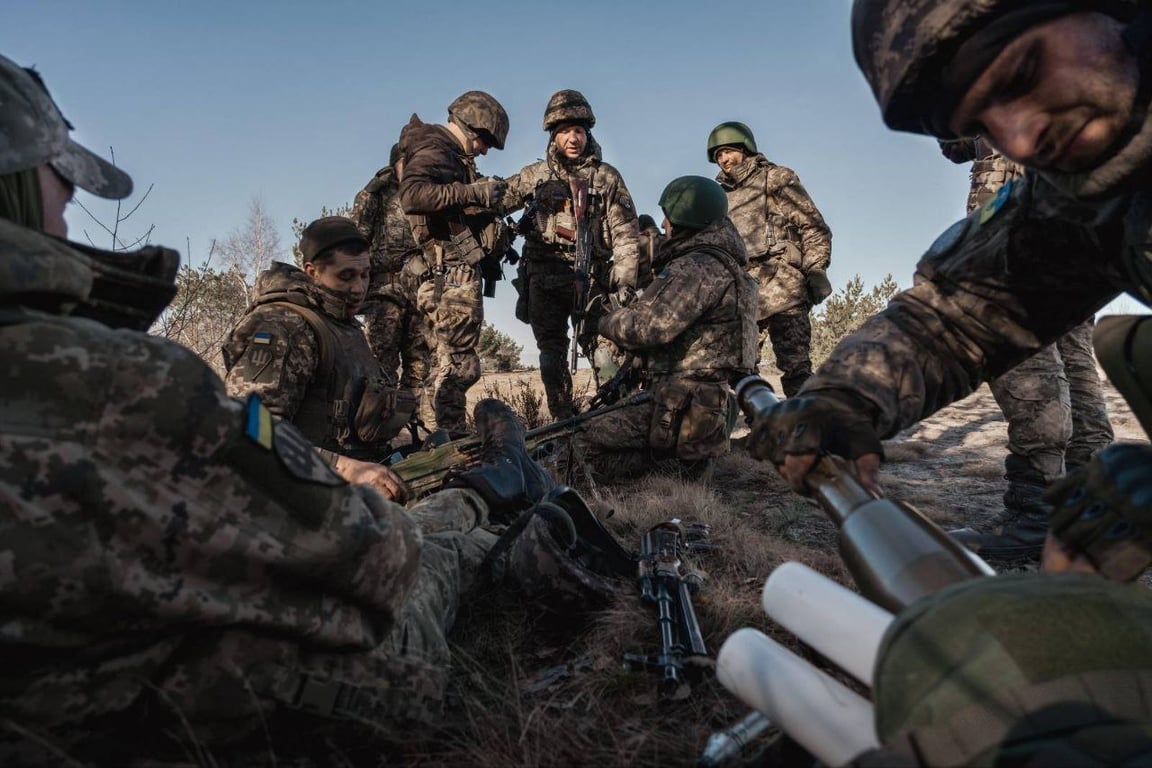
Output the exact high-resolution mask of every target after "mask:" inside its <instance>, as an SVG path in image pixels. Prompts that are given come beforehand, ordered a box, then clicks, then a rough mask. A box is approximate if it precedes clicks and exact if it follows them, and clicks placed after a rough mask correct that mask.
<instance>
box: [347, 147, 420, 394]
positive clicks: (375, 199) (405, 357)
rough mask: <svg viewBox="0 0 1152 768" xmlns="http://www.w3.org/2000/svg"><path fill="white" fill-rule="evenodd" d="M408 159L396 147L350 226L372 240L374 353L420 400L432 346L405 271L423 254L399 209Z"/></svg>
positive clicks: (412, 280)
mask: <svg viewBox="0 0 1152 768" xmlns="http://www.w3.org/2000/svg"><path fill="white" fill-rule="evenodd" d="M403 175H404V159H403V158H402V157H401V156H400V145H399V144H393V145H392V151H391V152H389V154H388V165H387V167H385V168H381V169H380V170H379V171H377V172H376V175H375V176H374V177H373V178H372V180H371V181H369V182H368V184H367V185H366V186H365V187H364V189H362V190H360V192H359V193H358V194H357V195H356V200H355V202H354V203H353V204H352V220H353V221H355V222H356V226H357V227H359V228H360V234H362V235H364V237H365V238H366V239H367V240H368V255H369V257H370V258H371V260H372V279H371V282H370V283H369V286H368V303H367V304H366V306H365V312H364V314H365V322H364V327H365V332H366V333H367V334H368V344H369V345H370V346H371V347H372V353H373V354H374V355H376V359H377V360H379V361H380V363H381V365H383V366H384V370H385V371H387V372H388V373H389V374H390V375H392V376H396V375H397V371H399V382H400V387H401V388H403V389H406V390H408V391H409V392H411V393H412V394H413V395H415V396H416V398H417V399H418V400H419V398H420V397H421V395H422V394H423V391H424V382H425V380H426V379H427V378H428V358H429V351H428V340H427V335H426V333H425V329H424V318H423V317H422V316H421V314H420V312H419V311H418V310H417V309H416V289H417V288H418V287H419V283H418V281H417V279H416V277H415V276H414V275H412V273H411V272H410V271H407V270H405V269H404V263H405V262H406V261H407V260H408V257H409V256H411V255H413V254H415V253H419V252H420V246H418V245H416V240H415V238H413V237H412V228H411V227H410V226H409V225H408V219H407V217H406V216H405V215H404V211H403V210H401V208H400V197H399V195H398V194H397V193H398V192H399V189H400V178H401V177H402V176H403Z"/></svg>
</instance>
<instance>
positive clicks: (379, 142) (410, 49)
mask: <svg viewBox="0 0 1152 768" xmlns="http://www.w3.org/2000/svg"><path fill="white" fill-rule="evenodd" d="M849 7H850V2H849V0H799V1H796V0H788V1H785V0H768V1H767V2H765V0H760V1H759V2H752V1H751V0H727V2H723V3H699V2H683V1H682V0H669V1H668V2H662V3H658V2H624V1H621V0H618V1H617V2H603V1H602V0H588V1H587V2H582V3H563V4H562V3H549V2H542V1H538V2H527V1H522V0H515V1H514V2H468V3H463V2H452V1H451V0H443V1H442V2H438V3H432V2H410V3H398V2H363V3H352V2H338V1H337V2H324V3H320V2H311V3H303V2H292V1H284V2H275V3H273V2H261V3H257V2H230V3H224V2H214V1H205V2H176V1H175V0H173V1H168V2H166V1H163V0H155V1H153V2H144V1H143V0H141V1H140V2H116V1H113V2H100V3H94V2H87V1H85V2H80V1H74V2H63V1H60V2H57V1H54V0H36V1H31V0H8V2H6V3H5V8H4V11H3V24H2V25H0V52H2V53H3V54H4V55H6V56H8V57H9V58H12V59H14V60H15V61H17V62H19V63H21V64H24V65H35V66H36V67H37V68H38V69H39V70H40V72H41V73H42V74H43V76H44V78H45V80H46V81H47V83H48V86H49V88H50V89H51V90H52V93H53V95H54V96H55V98H56V100H57V102H58V103H59V104H60V105H61V107H62V109H63V111H64V114H65V115H66V116H67V117H68V118H69V119H70V120H71V121H72V122H73V123H74V124H75V125H76V126H77V129H78V130H77V131H76V134H75V135H76V137H77V139H78V140H79V141H81V142H82V143H84V144H85V145H87V146H89V147H90V148H92V149H93V150H97V151H100V152H102V153H104V154H105V155H106V154H107V148H108V147H109V146H112V147H115V149H116V157H117V160H118V162H119V163H120V165H121V166H123V167H124V168H125V169H126V170H128V171H129V172H130V173H131V174H132V176H133V178H134V179H135V181H136V184H137V187H138V189H139V190H140V191H143V190H144V189H146V188H147V187H148V185H149V184H154V185H155V189H154V190H153V192H152V194H151V196H150V197H149V199H148V200H147V201H146V202H145V203H144V205H143V206H142V207H141V209H140V211H139V213H138V214H137V215H136V218H135V219H134V220H133V221H132V222H131V224H133V225H134V226H133V227H129V232H132V231H139V230H142V229H145V228H146V227H147V225H149V224H155V227H156V229H155V233H154V235H153V237H152V240H153V242H158V243H162V244H164V245H168V246H171V247H175V248H178V249H179V250H180V251H181V252H182V253H185V256H186V258H187V257H188V255H189V254H188V249H187V248H186V241H188V242H190V243H191V252H190V256H191V260H192V261H194V262H197V261H199V260H201V259H203V258H204V256H205V255H206V254H207V252H208V246H209V243H210V242H211V240H212V239H213V238H223V237H225V236H227V235H228V234H229V233H230V232H231V231H233V230H234V229H236V228H237V227H239V226H240V225H241V224H242V223H243V222H244V218H245V215H246V212H247V208H248V204H249V201H250V200H251V199H252V198H253V197H255V196H259V197H260V198H261V199H262V200H263V201H264V203H265V205H266V208H267V210H268V212H269V213H270V214H271V215H272V216H273V217H274V219H275V221H276V223H277V225H278V228H279V231H280V234H281V239H282V241H283V243H284V244H285V245H288V244H289V243H290V242H291V240H292V235H291V230H290V223H291V221H292V218H293V217H299V218H301V219H310V218H314V217H315V216H316V215H318V214H319V211H320V208H321V206H324V205H327V206H329V207H334V206H337V205H341V204H344V203H347V202H350V201H351V200H352V198H353V196H354V195H355V194H356V192H357V191H358V190H359V189H360V188H361V187H362V186H363V185H364V183H365V182H367V181H368V179H369V178H371V176H372V174H373V173H374V172H375V171H376V170H377V169H378V168H379V167H381V166H383V165H385V164H386V163H387V156H388V149H389V147H390V146H391V145H392V143H393V141H395V139H396V137H397V135H398V133H399V130H400V128H401V127H402V126H403V125H404V123H405V122H407V120H408V117H409V115H411V114H412V113H413V112H416V113H418V114H419V115H420V116H421V118H423V119H424V120H426V121H430V122H439V121H443V119H444V118H445V117H446V114H445V110H446V106H447V104H448V103H449V102H450V101H451V100H452V99H453V98H455V97H456V96H457V95H458V94H460V93H461V92H463V91H465V90H469V89H473V88H477V89H483V90H487V91H489V92H491V93H492V94H493V95H495V96H496V97H497V98H498V99H500V101H501V102H502V103H503V104H504V105H505V107H506V108H507V110H508V113H509V115H510V117H511V125H512V127H511V133H510V135H509V138H508V143H507V147H506V149H505V151H504V152H491V153H489V155H488V156H487V157H484V158H480V159H479V166H480V170H481V172H482V173H491V174H499V175H509V174H512V173H514V172H515V171H517V170H519V169H520V168H521V167H523V166H524V165H526V164H528V163H530V162H532V161H533V160H535V159H537V158H539V157H540V156H541V155H542V153H543V150H544V147H545V144H546V142H547V136H546V134H545V133H544V132H543V131H542V129H541V117H542V113H543V109H544V105H545V103H546V102H547V99H548V97H549V96H550V95H551V94H552V92H554V91H556V90H558V89H561V88H576V89H578V90H580V91H583V93H584V94H585V95H586V96H587V97H588V99H589V100H590V101H591V103H592V105H593V108H594V109H595V112H596V116H597V126H596V129H595V130H594V135H595V136H596V138H597V140H598V141H599V142H600V143H601V145H602V146H603V148H604V157H605V160H606V161H608V162H610V163H612V164H613V165H615V166H616V167H617V168H619V169H620V171H621V173H622V174H623V176H624V179H625V181H626V183H627V184H628V187H629V188H630V189H631V190H632V193H633V195H634V197H635V198H636V202H637V205H638V207H639V210H640V212H647V213H651V214H653V215H654V216H656V218H657V220H659V219H660V215H659V211H658V210H657V208H656V202H657V200H658V198H659V195H660V191H661V189H662V188H663V186H664V184H665V183H667V182H668V181H669V180H671V179H672V178H674V177H676V176H680V175H683V174H689V173H695V174H704V175H709V176H711V175H713V174H714V173H715V169H716V167H715V166H713V165H710V164H709V163H708V162H707V160H706V154H705V141H706V138H707V135H708V132H709V130H710V129H711V128H712V127H713V126H714V125H715V124H716V123H718V122H721V121H724V120H741V121H743V122H746V123H748V124H749V125H750V126H752V128H753V130H754V131H755V133H756V138H757V141H758V143H759V145H760V148H761V150H762V151H763V152H764V153H765V154H766V155H767V156H768V157H769V158H770V159H772V160H773V161H775V162H778V163H780V164H782V165H787V166H789V167H791V168H793V169H794V170H795V171H796V172H797V173H798V174H799V175H800V179H801V180H802V181H803V183H804V184H805V186H806V187H807V188H808V191H809V192H810V193H811V195H812V197H813V199H814V200H815V201H816V204H817V206H819V207H820V209H821V210H822V211H823V213H824V216H825V218H826V219H827V220H828V223H829V225H830V226H831V228H832V232H833V255H832V268H831V270H830V276H831V278H832V282H833V284H834V285H835V286H837V287H839V286H841V285H843V284H844V282H846V281H847V280H848V278H850V277H851V276H852V275H854V274H856V273H859V274H860V275H862V276H863V278H864V280H865V282H866V283H867V284H869V285H871V284H875V283H876V282H878V281H879V280H880V279H881V278H883V276H884V275H885V274H887V273H892V274H893V276H895V277H896V279H897V281H898V282H899V283H900V284H901V285H905V286H906V285H908V284H909V283H910V278H911V274H912V268H913V266H914V265H915V262H916V260H917V258H918V257H919V256H920V254H921V253H922V252H923V251H924V250H925V249H926V247H927V246H928V245H929V244H930V243H931V242H932V240H933V239H934V238H935V236H936V235H937V234H938V233H939V232H940V231H942V230H943V229H944V228H945V227H946V226H947V225H948V224H950V223H951V222H952V221H954V220H955V219H957V218H959V217H960V216H961V215H962V214H963V206H964V200H965V196H966V193H967V169H966V168H964V167H957V166H953V165H952V164H951V163H949V162H948V161H947V160H945V159H944V158H943V157H941V156H940V154H939V152H938V151H937V149H936V145H935V142H933V141H931V140H929V139H926V138H923V137H915V136H910V135H907V134H895V133H891V132H889V131H888V130H887V129H885V128H884V127H883V125H882V123H881V122H880V118H879V114H878V111H877V108H876V105H875V104H874V102H873V101H872V98H871V95H870V93H869V91H868V89H867V86H866V84H865V82H864V80H863V78H862V77H861V75H860V73H859V71H858V70H857V69H856V66H855V63H854V62H853V60H852V52H851V45H850V42H849V29H848V15H849ZM84 202H85V204H86V205H89V204H90V203H91V205H89V207H91V208H93V210H95V211H96V212H98V213H103V214H105V215H106V216H107V217H110V216H111V210H112V209H111V208H110V207H109V206H108V204H107V203H103V202H94V203H92V201H90V200H84ZM69 221H70V223H71V226H72V235H73V237H74V238H75V239H79V240H83V234H82V232H81V231H80V230H81V229H82V228H87V229H88V230H89V232H92V231H93V228H92V224H91V222H90V221H88V220H87V217H86V216H85V214H84V213H83V211H81V210H79V209H78V208H75V207H73V209H72V210H71V211H70V213H69ZM97 242H98V243H100V242H101V241H100V240H99V239H97ZM509 277H511V275H509ZM513 303H514V291H513V290H512V288H511V286H510V285H509V284H508V283H502V284H501V285H500V287H499V293H498V296H497V297H496V298H495V299H489V300H487V301H486V307H485V309H486V313H487V316H488V319H489V320H490V321H492V322H493V323H494V324H495V325H496V326H497V327H498V328H500V329H502V330H505V331H507V332H509V333H511V334H513V336H514V337H515V338H517V340H518V341H520V342H521V343H523V344H524V346H525V355H524V357H525V360H526V361H534V359H535V355H534V344H533V343H532V338H531V333H530V331H529V330H528V328H527V326H525V325H522V324H520V323H518V322H517V321H516V320H515V319H514V317H513V314H512V306H513Z"/></svg>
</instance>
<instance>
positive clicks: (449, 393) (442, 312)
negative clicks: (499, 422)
mask: <svg viewBox="0 0 1152 768" xmlns="http://www.w3.org/2000/svg"><path fill="white" fill-rule="evenodd" d="M416 306H417V307H418V308H419V309H420V312H421V314H422V315H423V316H424V318H425V320H426V322H427V323H428V328H429V329H430V330H431V335H430V339H431V343H430V344H429V346H430V348H431V349H432V353H433V354H434V356H435V364H434V366H435V367H434V368H433V370H432V372H431V374H430V384H429V387H428V388H429V390H430V397H431V400H432V410H433V413H434V415H435V419H436V427H438V428H440V429H446V430H448V431H449V432H451V433H454V434H465V433H467V432H468V390H469V389H471V388H472V385H473V384H475V383H476V382H477V381H479V380H480V355H479V354H477V351H476V348H477V347H478V346H479V344H480V329H481V327H482V326H483V325H484V298H483V281H482V279H481V277H480V270H479V268H477V267H473V266H469V265H467V264H454V265H452V266H450V267H448V268H447V270H446V271H445V273H444V274H443V275H442V276H440V277H436V278H430V279H427V280H425V281H424V282H423V283H421V285H420V288H419V289H418V290H417V293H416Z"/></svg>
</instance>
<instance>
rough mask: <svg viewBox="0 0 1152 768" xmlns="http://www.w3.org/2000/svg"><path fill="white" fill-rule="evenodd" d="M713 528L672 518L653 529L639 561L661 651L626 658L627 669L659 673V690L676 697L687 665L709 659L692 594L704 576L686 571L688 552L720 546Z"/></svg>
mask: <svg viewBox="0 0 1152 768" xmlns="http://www.w3.org/2000/svg"><path fill="white" fill-rule="evenodd" d="M708 535H709V529H708V526H706V525H704V524H702V523H693V524H691V525H687V526H685V525H683V524H682V523H681V522H680V521H679V520H676V519H673V520H668V521H666V522H663V523H659V524H658V525H655V526H653V527H652V528H651V529H649V530H648V532H647V533H645V534H644V536H643V538H642V539H641V542H640V556H639V560H638V570H639V579H638V580H639V583H640V598H641V599H642V600H643V601H644V602H646V603H654V604H655V605H656V614H657V622H658V623H659V625H660V653H658V654H655V655H652V656H646V655H644V654H636V653H626V654H624V666H625V668H629V669H630V668H632V667H633V666H636V667H639V668H642V669H651V670H655V671H657V672H659V673H660V688H661V690H662V691H664V692H665V693H672V692H673V691H675V690H676V689H677V688H678V687H679V686H680V684H681V682H682V681H683V679H684V676H685V673H686V672H688V671H690V669H691V667H686V665H685V661H690V660H692V659H702V658H707V656H708V649H707V648H706V647H705V646H704V636H703V634H701V632H700V623H699V622H698V621H697V620H696V610H695V609H694V608H693V607H692V595H694V594H696V593H697V592H699V591H700V587H701V586H702V585H703V583H704V577H703V576H702V575H701V574H700V573H699V572H698V571H695V570H690V569H687V568H684V567H683V563H682V561H681V557H680V556H681V554H682V553H684V552H690V553H691V552H707V551H711V550H713V549H715V545H714V544H711V543H709V542H708V541H707V539H708Z"/></svg>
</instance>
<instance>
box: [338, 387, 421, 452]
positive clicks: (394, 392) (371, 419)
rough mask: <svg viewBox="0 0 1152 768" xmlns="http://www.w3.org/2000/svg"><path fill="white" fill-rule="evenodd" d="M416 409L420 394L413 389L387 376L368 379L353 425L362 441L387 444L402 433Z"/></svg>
mask: <svg viewBox="0 0 1152 768" xmlns="http://www.w3.org/2000/svg"><path fill="white" fill-rule="evenodd" d="M415 411H416V396H415V395H413V394H412V393H411V392H409V391H408V390H406V389H398V388H397V387H392V386H389V385H388V382H386V381H384V380H383V379H367V380H365V382H364V391H363V394H361V396H360V406H359V407H358V408H357V409H356V415H355V417H354V418H353V419H352V427H353V429H354V430H355V431H356V437H357V438H358V439H359V440H360V441H361V442H364V443H376V444H378V443H383V442H386V441H388V440H391V439H392V438H393V437H395V436H396V435H398V434H400V430H401V429H403V428H404V425H405V424H407V423H408V421H409V420H410V419H411V418H412V414H413V413H414V412H415Z"/></svg>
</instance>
